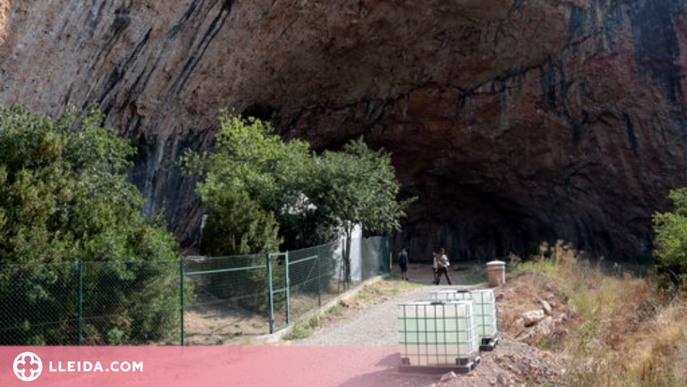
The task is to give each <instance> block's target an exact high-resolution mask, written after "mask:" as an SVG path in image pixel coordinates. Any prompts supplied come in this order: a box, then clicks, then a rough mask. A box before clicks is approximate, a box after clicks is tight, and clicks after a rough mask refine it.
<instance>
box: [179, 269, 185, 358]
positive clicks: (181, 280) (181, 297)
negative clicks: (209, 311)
mask: <svg viewBox="0 0 687 387" xmlns="http://www.w3.org/2000/svg"><path fill="white" fill-rule="evenodd" d="M179 303H180V306H181V316H180V324H181V346H182V347H183V346H184V258H183V257H182V258H179Z"/></svg>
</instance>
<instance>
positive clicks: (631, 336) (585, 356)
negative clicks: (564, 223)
mask: <svg viewBox="0 0 687 387" xmlns="http://www.w3.org/2000/svg"><path fill="white" fill-rule="evenodd" d="M512 271H513V272H514V274H515V276H516V277H517V276H518V275H519V274H520V273H524V272H527V271H529V272H533V273H537V275H536V276H535V275H530V276H528V277H523V278H533V279H534V280H532V281H530V283H529V284H528V286H534V287H535V288H537V289H539V291H541V292H545V291H551V290H552V289H553V290H555V292H556V295H557V297H558V299H559V300H560V301H561V303H562V306H563V308H564V309H565V310H566V311H567V313H568V315H569V317H570V318H569V319H567V322H566V326H565V328H564V329H565V332H566V334H565V335H563V336H560V335H559V336H556V337H555V338H553V339H552V340H556V341H557V342H556V343H555V344H556V345H547V346H546V347H547V348H554V349H555V350H556V351H557V352H558V353H559V354H560V355H562V356H563V357H564V358H565V359H567V361H568V362H569V365H568V367H567V368H566V373H565V377H564V378H562V379H563V385H564V386H566V387H587V386H589V387H592V386H594V387H621V386H622V387H625V386H628V387H634V386H637V387H639V386H642V387H672V386H675V387H677V386H686V385H687V301H686V299H685V297H684V296H677V297H672V298H668V297H666V295H665V292H663V291H661V286H660V284H661V279H660V278H657V277H656V276H653V275H649V276H645V277H636V276H633V275H631V274H629V273H628V272H626V271H625V270H623V268H622V267H621V266H620V265H618V264H610V263H607V262H605V261H604V260H603V259H599V260H590V259H588V258H587V257H586V256H585V255H584V254H583V253H581V252H577V251H575V250H574V249H573V248H572V247H571V246H570V245H566V244H564V243H563V242H560V241H559V242H557V243H556V244H554V245H553V246H549V245H546V244H543V245H542V246H541V247H540V249H539V253H538V254H537V255H536V256H534V257H532V258H531V259H530V260H528V261H526V262H521V263H517V264H516V265H515V266H514V267H513V268H512ZM549 344H550V343H549Z"/></svg>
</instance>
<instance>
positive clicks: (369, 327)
mask: <svg viewBox="0 0 687 387" xmlns="http://www.w3.org/2000/svg"><path fill="white" fill-rule="evenodd" d="M442 288H443V287H442ZM433 289H438V287H431V286H424V287H422V288H418V289H414V290H411V291H409V292H406V293H401V294H398V295H393V296H388V297H389V299H387V300H385V301H383V302H381V303H378V304H375V305H371V306H369V307H367V308H364V309H360V310H356V311H353V312H351V313H350V314H348V315H347V316H346V318H345V319H343V320H341V321H338V322H336V323H334V324H332V325H331V326H327V327H326V328H325V329H322V330H319V331H317V332H315V333H314V334H313V335H312V336H310V337H308V338H306V339H303V340H298V341H297V342H294V343H293V344H294V345H397V344H398V328H397V324H396V318H397V315H398V311H397V305H398V304H400V303H403V302H408V301H415V300H422V299H424V300H427V299H429V292H430V290H433Z"/></svg>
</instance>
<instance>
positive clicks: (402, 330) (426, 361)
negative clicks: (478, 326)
mask: <svg viewBox="0 0 687 387" xmlns="http://www.w3.org/2000/svg"><path fill="white" fill-rule="evenodd" d="M398 332H399V343H400V345H401V356H402V357H403V358H406V359H407V363H408V364H410V365H442V364H466V363H468V362H470V361H472V360H473V359H474V357H475V355H476V354H477V352H478V350H479V337H478V335H477V334H476V332H475V322H474V317H473V305H472V302H471V301H416V302H410V303H406V304H400V305H398Z"/></svg>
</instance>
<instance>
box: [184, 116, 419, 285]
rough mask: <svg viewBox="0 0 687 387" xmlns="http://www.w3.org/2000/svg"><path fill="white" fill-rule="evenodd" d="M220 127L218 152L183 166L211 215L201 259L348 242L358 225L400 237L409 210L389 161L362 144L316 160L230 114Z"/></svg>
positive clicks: (264, 127)
mask: <svg viewBox="0 0 687 387" xmlns="http://www.w3.org/2000/svg"><path fill="white" fill-rule="evenodd" d="M220 124H221V127H220V130H219V132H218V134H217V147H216V152H214V153H200V154H198V153H193V152H187V153H186V154H185V155H184V157H183V158H182V160H181V162H180V164H181V166H182V168H183V169H184V171H185V172H186V173H188V174H190V175H193V176H196V177H198V178H200V179H201V182H200V183H199V184H198V189H197V191H198V193H199V195H200V198H201V200H202V201H203V202H204V203H205V205H206V208H207V214H208V223H207V230H206V231H205V232H204V235H203V239H202V244H201V250H203V251H202V253H203V254H213V255H219V254H221V255H235V254H249V253H257V252H264V251H269V250H273V251H274V250H278V246H279V244H280V243H283V246H282V249H297V248H303V247H309V246H314V245H318V244H323V243H327V242H330V241H332V239H333V238H335V237H336V236H337V234H338V233H339V232H340V230H343V231H344V232H345V233H346V235H347V236H348V237H349V242H350V236H351V233H352V231H353V227H354V225H356V224H362V225H363V226H364V227H365V230H366V231H367V232H371V233H388V232H390V231H393V230H397V229H399V227H400V223H399V221H400V219H401V217H403V216H404V212H403V210H404V208H405V207H406V206H407V204H408V202H399V201H398V200H397V196H398V194H399V190H400V185H399V183H398V182H397V180H396V177H395V172H394V169H393V167H392V165H391V157H390V156H389V154H387V153H385V152H383V151H373V150H371V149H369V148H368V147H367V145H366V144H365V143H364V142H363V141H362V139H360V140H357V141H352V142H350V143H348V144H346V145H345V146H344V148H343V149H342V150H341V151H338V152H333V151H325V152H323V153H322V154H319V155H318V154H315V153H313V152H311V150H310V147H309V145H308V144H307V143H306V142H303V141H299V140H291V141H283V140H282V139H281V137H279V136H278V135H276V134H275V133H274V130H273V128H272V127H271V126H270V125H269V123H266V122H263V121H260V120H258V119H254V118H242V117H236V116H231V115H229V114H227V113H226V112H225V113H223V115H222V116H221V117H220ZM347 252H350V249H347ZM346 261H348V259H347V260H346ZM349 275H350V273H348V270H347V278H348V276H349Z"/></svg>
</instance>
